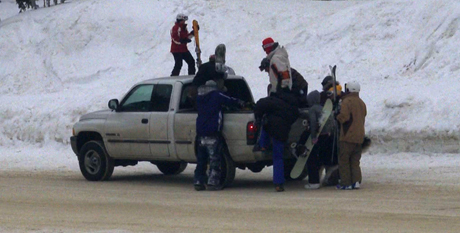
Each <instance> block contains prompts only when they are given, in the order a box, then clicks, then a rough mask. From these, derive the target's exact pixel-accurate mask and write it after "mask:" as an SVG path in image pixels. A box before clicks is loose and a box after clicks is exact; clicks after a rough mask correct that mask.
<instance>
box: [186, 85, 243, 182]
mask: <svg viewBox="0 0 460 233" xmlns="http://www.w3.org/2000/svg"><path fill="white" fill-rule="evenodd" d="M223 105H227V106H231V105H240V106H243V105H244V102H243V101H242V100H239V99H236V98H232V97H229V96H226V95H224V94H223V93H222V92H221V91H220V90H219V89H218V88H217V83H216V82H215V81H214V80H209V81H207V82H206V83H205V85H201V86H200V87H198V96H197V98H196V107H197V110H198V117H197V118H196V138H195V145H197V152H196V157H197V165H196V168H195V176H194V181H193V182H194V183H193V184H194V187H195V190H197V191H201V190H205V189H208V190H221V189H222V188H223V185H222V184H221V182H220V178H221V168H220V165H221V157H222V146H223V140H224V139H223V136H222V134H221V132H222V122H223V121H222V117H223V115H222V106H223ZM208 159H209V173H208V174H209V177H207V176H206V170H207V165H208Z"/></svg>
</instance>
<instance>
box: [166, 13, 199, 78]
mask: <svg viewBox="0 0 460 233" xmlns="http://www.w3.org/2000/svg"><path fill="white" fill-rule="evenodd" d="M187 20H188V16H187V15H185V14H182V13H181V14H178V15H177V16H176V23H175V24H174V26H173V28H172V29H171V53H172V54H173V56H174V68H173V70H172V72H171V76H178V75H179V73H180V70H181V68H182V60H184V61H185V62H187V65H188V74H189V75H194V74H195V71H196V70H195V60H194V58H193V57H192V54H190V51H189V50H188V48H187V43H190V42H191V41H192V40H191V38H193V36H194V34H193V30H192V31H191V32H190V33H189V32H188V30H187V24H186V23H185V21H187Z"/></svg>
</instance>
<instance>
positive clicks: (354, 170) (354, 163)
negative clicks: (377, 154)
mask: <svg viewBox="0 0 460 233" xmlns="http://www.w3.org/2000/svg"><path fill="white" fill-rule="evenodd" d="M339 148H340V150H339V174H340V185H342V186H348V185H352V184H354V183H356V182H360V183H361V180H362V176H361V168H360V166H359V163H360V160H361V152H362V148H361V144H360V143H349V142H340V144H339Z"/></svg>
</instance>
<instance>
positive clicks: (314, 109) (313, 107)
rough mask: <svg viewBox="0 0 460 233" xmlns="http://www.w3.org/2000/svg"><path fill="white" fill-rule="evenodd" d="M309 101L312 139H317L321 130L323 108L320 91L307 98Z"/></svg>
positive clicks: (310, 94)
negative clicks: (320, 121)
mask: <svg viewBox="0 0 460 233" xmlns="http://www.w3.org/2000/svg"><path fill="white" fill-rule="evenodd" d="M307 101H308V106H310V107H309V108H308V120H309V122H310V135H311V139H313V140H315V139H317V136H316V134H317V133H318V130H319V120H320V118H321V115H322V110H323V107H321V105H320V94H319V92H318V91H316V90H315V91H312V92H310V93H309V94H308V96H307Z"/></svg>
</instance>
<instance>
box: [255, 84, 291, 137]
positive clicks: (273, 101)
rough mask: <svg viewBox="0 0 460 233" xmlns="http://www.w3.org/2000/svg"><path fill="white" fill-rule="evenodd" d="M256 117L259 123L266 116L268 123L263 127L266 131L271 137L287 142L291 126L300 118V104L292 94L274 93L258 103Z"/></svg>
mask: <svg viewBox="0 0 460 233" xmlns="http://www.w3.org/2000/svg"><path fill="white" fill-rule="evenodd" d="M254 115H255V117H256V119H257V120H259V121H260V119H262V117H263V116H264V115H265V117H266V118H267V121H266V122H265V124H264V126H263V127H264V130H265V131H267V133H268V135H270V137H273V138H275V139H276V140H278V141H281V142H286V141H287V139H288V137H289V131H290V130H291V125H292V124H293V123H294V122H295V121H296V120H297V118H298V116H299V109H298V103H297V100H296V98H295V97H294V96H292V94H286V93H272V94H271V95H270V96H269V97H265V98H262V99H260V100H259V101H257V103H256V106H255V108H254Z"/></svg>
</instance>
